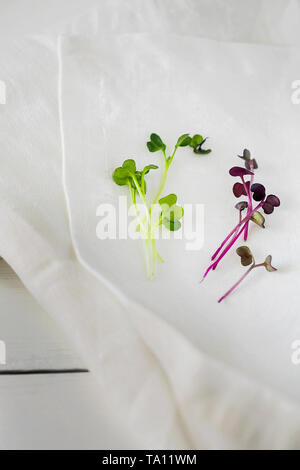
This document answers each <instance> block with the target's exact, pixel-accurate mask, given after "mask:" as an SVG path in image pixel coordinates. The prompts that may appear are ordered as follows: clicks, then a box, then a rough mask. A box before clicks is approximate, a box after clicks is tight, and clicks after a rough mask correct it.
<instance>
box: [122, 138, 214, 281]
mask: <svg viewBox="0 0 300 470" xmlns="http://www.w3.org/2000/svg"><path fill="white" fill-rule="evenodd" d="M205 141H206V139H203V137H202V136H201V135H199V134H196V135H194V136H193V137H190V136H189V134H183V135H181V136H180V137H179V138H178V140H177V142H176V145H175V147H174V150H173V152H172V153H171V154H170V155H169V156H167V148H166V145H165V144H164V142H163V141H162V139H161V138H160V137H159V135H157V134H154V133H153V134H151V135H150V140H149V141H148V142H147V147H148V150H149V151H150V152H161V153H162V156H163V161H164V169H163V174H162V180H161V184H160V186H159V189H158V191H157V194H156V195H155V197H154V199H153V201H152V202H151V203H148V201H147V199H146V192H147V185H146V181H145V177H146V175H148V173H149V172H150V170H157V169H158V166H157V165H155V164H150V165H146V166H145V167H144V168H143V170H137V168H136V162H135V161H134V160H133V159H127V160H125V161H124V162H123V164H122V166H121V167H118V168H116V169H115V170H114V172H113V180H114V182H115V183H116V184H118V185H119V186H127V187H128V190H129V194H130V199H131V203H132V205H133V207H134V208H135V212H136V216H137V219H138V226H137V230H138V231H140V232H141V235H142V238H143V239H144V241H145V248H146V266H147V277H148V279H151V278H152V277H153V276H154V274H155V270H156V261H157V260H158V261H160V262H163V259H162V257H161V256H160V254H159V253H158V251H157V248H156V235H155V234H156V232H157V229H158V227H160V226H163V227H165V228H166V229H167V230H170V231H171V232H174V231H176V230H179V229H180V227H181V222H180V220H181V219H182V217H183V213H184V211H183V208H182V207H181V206H179V205H177V204H176V203H177V196H176V194H168V195H167V196H164V197H161V196H162V193H163V191H164V188H165V184H166V181H167V176H168V171H169V169H170V166H171V164H172V162H173V159H174V156H175V154H176V152H177V150H178V148H179V147H186V146H190V147H192V148H193V150H194V152H195V153H196V154H199V155H203V154H208V153H210V151H211V150H210V149H207V150H204V149H203V148H202V146H203V144H204V143H205ZM138 200H139V204H138V203H137V201H138ZM140 203H141V204H142V209H143V210H141V209H140ZM157 207H158V210H156V208H157Z"/></svg>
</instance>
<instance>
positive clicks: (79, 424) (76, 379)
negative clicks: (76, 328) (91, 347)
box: [0, 373, 136, 449]
mask: <svg viewBox="0 0 300 470" xmlns="http://www.w3.org/2000/svg"><path fill="white" fill-rule="evenodd" d="M0 416H1V420H0V449H117V448H120V449H126V448H127V449H128V448H129V449H130V448H131V449H133V448H135V447H136V446H135V445H134V444H133V443H130V442H129V439H128V438H127V437H125V436H126V433H125V431H124V432H123V431H122V430H121V428H120V423H118V422H116V421H114V419H113V418H112V417H111V416H110V413H109V412H108V410H107V409H106V407H105V405H104V402H103V397H101V394H100V391H99V387H98V385H97V383H96V382H95V379H94V378H93V376H92V374H90V373H86V374H59V375H52V374H50V375H39V376H37V375H35V376H11V377H1V376H0Z"/></svg>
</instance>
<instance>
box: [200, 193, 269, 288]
mask: <svg viewBox="0 0 300 470" xmlns="http://www.w3.org/2000/svg"><path fill="white" fill-rule="evenodd" d="M263 203H264V199H263V200H262V201H261V202H260V203H259V204H258V205H257V206H256V207H255V208H254V209H253V208H252V211H251V212H250V213H248V214H247V215H246V217H244V219H242V221H241V222H240V223H239V224H237V226H236V227H235V228H234V229H233V230H232V231H231V232H230V234H229V235H228V236H227V237H226V239H225V240H224V242H222V244H221V246H220V248H219V249H218V250H217V251H216V253H215V254H214V258H213V259H215V257H216V255H217V254H218V253H219V252H220V250H221V249H222V247H223V246H224V245H225V243H226V241H227V240H228V239H229V238H231V236H232V235H233V234H235V235H234V237H233V239H232V240H231V241H230V242H229V243H228V245H227V246H226V247H225V249H224V250H223V251H222V253H221V254H220V256H219V257H218V259H216V261H215V262H214V263H212V264H211V265H210V266H209V267H208V268H207V270H206V271H205V273H204V275H203V279H204V278H205V277H206V276H207V274H208V273H209V271H211V270H212V269H213V270H215V269H216V267H217V266H218V264H219V262H220V261H221V259H222V258H223V257H224V256H225V255H226V253H227V252H228V251H229V250H230V248H231V247H232V245H234V243H235V242H236V240H237V239H238V238H239V236H240V235H241V233H242V232H243V231H244V230H245V229H246V224H247V222H249V220H250V218H251V216H252V214H253V213H254V212H255V211H257V210H258V209H259V208H260V207H261V206H262V205H263ZM243 224H244V225H243ZM241 225H243V226H242V228H241V230H239V231H238V233H236V232H237V229H238V228H239V227H240V226H241Z"/></svg>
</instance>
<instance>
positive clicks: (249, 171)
mask: <svg viewBox="0 0 300 470" xmlns="http://www.w3.org/2000/svg"><path fill="white" fill-rule="evenodd" d="M238 156H239V157H240V158H242V159H243V160H244V163H245V168H243V167H239V166H234V167H232V168H231V169H230V170H229V174H230V175H231V176H233V177H239V178H240V182H236V183H235V184H234V185H233V188H232V190H233V194H234V196H235V197H236V198H240V197H241V196H246V198H247V200H243V201H240V202H238V203H237V204H236V205H235V208H236V209H237V210H238V211H239V222H238V224H237V225H236V226H235V227H234V228H233V229H232V230H231V232H230V233H229V234H228V235H227V236H226V237H225V239H224V240H223V241H222V243H221V244H220V246H219V248H218V249H217V250H216V251H215V253H214V254H213V256H212V258H211V260H212V263H211V265H210V266H209V267H208V268H207V269H206V271H205V273H204V275H203V279H205V277H206V276H207V274H208V273H209V272H210V271H211V270H215V269H216V267H217V266H218V264H219V263H220V261H221V260H222V259H223V258H224V256H225V255H226V253H227V252H228V251H229V250H230V249H231V248H232V246H233V245H234V244H235V243H236V241H237V240H238V239H239V238H240V237H241V236H243V238H244V241H247V239H248V230H249V224H250V222H254V223H255V224H257V225H258V226H259V227H261V228H265V217H264V216H263V215H262V213H261V211H260V209H262V210H263V212H264V213H265V214H267V215H268V214H271V213H272V212H273V211H274V208H275V207H278V206H280V200H279V198H278V197H277V196H275V195H274V194H269V195H266V189H265V187H264V186H263V185H262V184H260V183H254V176H255V175H254V170H256V169H257V168H258V166H257V162H256V160H255V159H253V158H251V154H250V152H249V150H247V149H244V151H243V155H238ZM246 178H249V179H246ZM244 211H246V213H245V212H244ZM243 213H244V214H245V215H244V216H243ZM203 279H202V280H203Z"/></svg>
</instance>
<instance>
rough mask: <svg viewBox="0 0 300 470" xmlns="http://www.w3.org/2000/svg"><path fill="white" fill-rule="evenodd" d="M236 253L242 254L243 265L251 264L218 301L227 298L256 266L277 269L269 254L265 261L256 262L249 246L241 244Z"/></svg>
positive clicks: (270, 269) (272, 270)
mask: <svg viewBox="0 0 300 470" xmlns="http://www.w3.org/2000/svg"><path fill="white" fill-rule="evenodd" d="M236 253H237V254H238V255H239V256H240V258H241V264H242V265H243V266H249V265H250V264H251V266H250V268H249V269H248V270H247V271H246V272H245V274H244V275H243V276H242V277H241V278H240V279H239V280H238V281H237V282H236V283H235V284H234V285H233V286H232V287H231V288H230V289H229V290H228V291H227V292H226V293H225V294H224V295H223V296H222V297H221V298H220V299H219V300H218V302H219V303H220V302H222V300H224V299H225V297H228V295H229V294H231V292H232V291H233V290H234V289H235V288H236V287H237V286H238V285H239V284H240V283H241V282H242V281H243V280H244V279H245V278H246V277H247V276H248V274H250V272H251V271H252V270H253V269H254V268H259V267H262V266H263V267H264V268H265V269H266V270H267V271H268V272H274V271H277V269H276V268H274V266H272V256H271V255H268V256H267V257H266V259H265V261H264V262H263V263H260V264H256V263H255V260H254V257H253V254H252V253H251V251H250V249H249V248H248V247H247V246H240V247H239V248H238V249H237V250H236Z"/></svg>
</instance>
